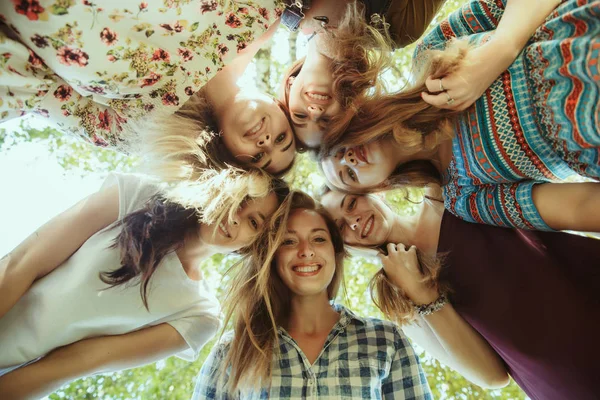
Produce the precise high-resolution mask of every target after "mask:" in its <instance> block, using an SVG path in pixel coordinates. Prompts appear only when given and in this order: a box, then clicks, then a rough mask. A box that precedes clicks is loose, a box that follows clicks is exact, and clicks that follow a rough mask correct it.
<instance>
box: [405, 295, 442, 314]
mask: <svg viewBox="0 0 600 400" xmlns="http://www.w3.org/2000/svg"><path fill="white" fill-rule="evenodd" d="M446 303H448V297H446V295H445V294H441V295H440V297H438V298H437V299H436V300H435V301H432V302H431V303H429V304H415V303H414V302H412V301H411V302H410V304H411V305H412V306H413V307H414V308H415V310H416V311H417V313H418V314H419V315H420V316H421V317H425V316H427V315H429V314H433V313H434V312H436V311H440V310H441V309H442V307H444V306H445V305H446Z"/></svg>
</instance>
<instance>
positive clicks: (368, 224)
mask: <svg viewBox="0 0 600 400" xmlns="http://www.w3.org/2000/svg"><path fill="white" fill-rule="evenodd" d="M374 225H375V216H374V215H371V217H370V218H369V219H368V220H367V222H366V223H365V225H364V226H363V229H362V231H361V232H360V236H361V238H363V239H364V238H366V237H367V236H369V235H370V234H371V232H372V231H373V226H374Z"/></svg>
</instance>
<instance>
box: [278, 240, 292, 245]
mask: <svg viewBox="0 0 600 400" xmlns="http://www.w3.org/2000/svg"><path fill="white" fill-rule="evenodd" d="M281 244H282V245H284V246H290V245H292V244H294V241H293V240H292V239H284V240H283V242H281Z"/></svg>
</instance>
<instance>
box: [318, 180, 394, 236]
mask: <svg viewBox="0 0 600 400" xmlns="http://www.w3.org/2000/svg"><path fill="white" fill-rule="evenodd" d="M321 203H322V204H323V207H325V209H327V211H329V213H330V214H331V216H332V217H333V219H334V220H335V223H336V224H337V226H338V227H340V230H341V232H342V237H343V238H344V243H346V244H349V245H351V246H379V245H381V244H383V243H387V241H388V238H389V237H390V235H391V233H392V224H393V221H394V213H393V211H392V210H391V209H390V208H389V207H387V206H386V205H385V203H384V202H383V201H382V200H380V199H378V198H376V197H375V196H371V195H350V194H344V193H342V192H338V191H331V192H328V193H327V194H325V195H324V196H323V197H322V199H321Z"/></svg>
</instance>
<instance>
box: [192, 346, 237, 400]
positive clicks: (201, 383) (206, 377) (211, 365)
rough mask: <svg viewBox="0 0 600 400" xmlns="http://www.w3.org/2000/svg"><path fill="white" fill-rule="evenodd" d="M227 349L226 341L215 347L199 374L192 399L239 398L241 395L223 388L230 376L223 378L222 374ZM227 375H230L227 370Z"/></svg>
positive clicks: (219, 399) (218, 399)
mask: <svg viewBox="0 0 600 400" xmlns="http://www.w3.org/2000/svg"><path fill="white" fill-rule="evenodd" d="M227 349H228V345H227V344H224V343H219V344H217V345H215V347H213V349H212V351H211V352H210V354H209V355H208V357H207V358H206V361H204V364H203V365H202V368H201V369H200V373H199V374H198V378H197V380H196V387H195V388H194V395H193V396H192V400H234V399H235V400H237V399H239V395H230V394H228V393H227V392H226V391H225V390H224V388H223V384H224V383H225V382H227V379H228V376H225V377H222V378H221V376H220V374H221V371H222V365H223V362H224V361H225V356H226V355H227ZM226 375H229V374H228V372H226Z"/></svg>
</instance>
